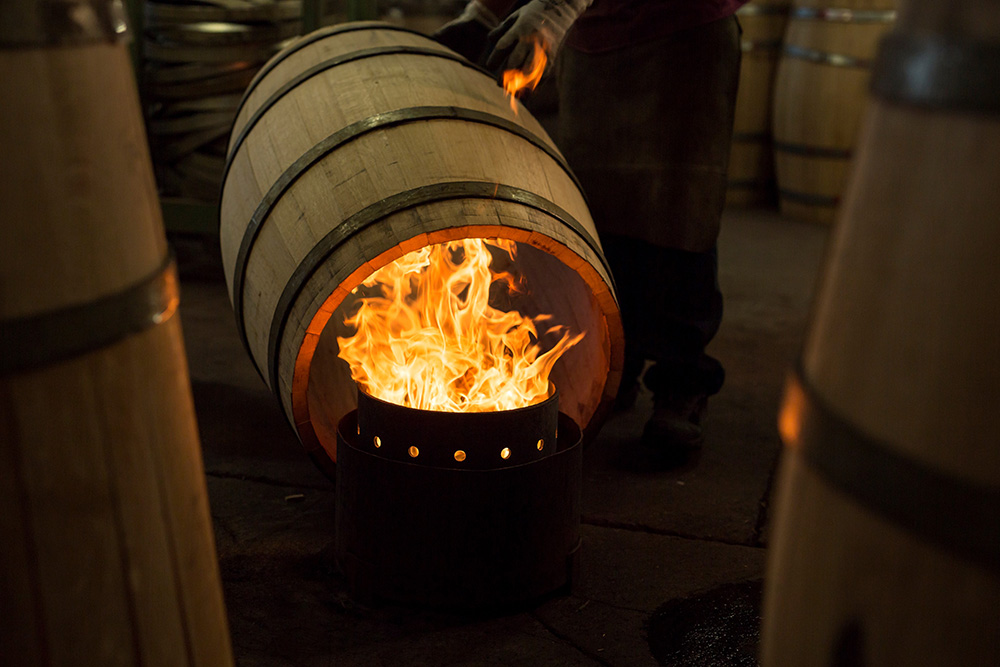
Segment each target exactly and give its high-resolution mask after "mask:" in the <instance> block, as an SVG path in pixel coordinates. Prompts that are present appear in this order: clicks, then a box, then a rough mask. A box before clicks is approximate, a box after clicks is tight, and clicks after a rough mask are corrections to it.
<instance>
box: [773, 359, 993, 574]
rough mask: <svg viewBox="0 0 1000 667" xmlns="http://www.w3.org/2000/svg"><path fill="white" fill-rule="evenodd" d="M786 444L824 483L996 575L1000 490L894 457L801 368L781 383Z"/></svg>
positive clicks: (883, 443)
mask: <svg viewBox="0 0 1000 667" xmlns="http://www.w3.org/2000/svg"><path fill="white" fill-rule="evenodd" d="M782 417H783V419H782V421H783V422H785V421H792V422H795V424H796V427H795V428H794V429H783V435H784V437H785V438H786V442H785V444H786V446H788V447H789V448H790V449H791V450H793V451H799V452H801V455H802V457H803V460H804V462H805V463H806V464H807V465H808V466H809V467H810V468H811V469H812V470H814V471H815V472H816V473H817V474H819V475H820V476H821V477H823V479H824V480H826V481H827V482H828V483H829V484H831V485H832V486H834V487H836V488H837V489H839V490H840V491H841V492H843V493H845V494H847V495H848V496H850V497H852V498H853V499H855V500H856V501H858V502H859V503H861V504H862V505H864V506H865V507H867V508H868V509H870V510H871V511H873V512H875V513H877V514H879V515H880V516H882V517H884V518H886V519H888V520H890V521H891V522H893V523H895V524H896V525H898V526H900V527H902V528H904V529H905V530H908V531H910V532H912V533H914V534H916V535H918V536H919V537H921V538H923V539H924V540H926V541H927V542H929V543H931V544H933V545H935V546H937V547H939V548H941V549H944V550H946V551H948V552H951V553H952V554H955V555H957V556H959V557H961V558H964V559H966V560H968V561H971V562H974V563H977V564H978V565H980V566H983V567H986V568H988V569H991V570H994V571H1000V521H998V520H997V518H998V517H1000V487H997V486H992V485H984V484H979V483H976V482H975V481H973V480H969V479H962V478H959V477H957V476H955V475H952V474H949V473H947V472H945V471H942V470H938V469H935V468H932V467H930V466H928V465H926V464H923V463H921V462H919V461H917V460H914V459H912V458H910V457H907V456H903V455H901V454H899V453H897V451H896V449H895V448H894V447H892V446H890V445H888V444H886V443H885V442H884V441H882V440H879V439H877V438H875V437H873V436H871V435H869V434H866V433H863V432H862V431H861V430H859V429H858V427H857V426H855V425H853V424H851V423H850V422H848V421H847V420H846V419H844V418H843V417H842V416H840V415H839V414H837V413H836V412H834V411H833V409H832V408H830V406H828V405H827V404H826V403H825V401H824V400H823V399H822V398H821V397H820V396H819V394H818V392H817V391H816V390H815V388H813V387H812V386H811V385H810V383H809V382H808V380H807V379H806V376H805V374H804V372H803V371H802V369H801V367H800V368H799V369H798V370H797V371H796V372H795V373H793V374H792V376H791V377H790V378H789V381H788V384H787V386H786V390H785V399H784V405H783V408H782Z"/></svg>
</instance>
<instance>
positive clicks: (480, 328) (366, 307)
mask: <svg viewBox="0 0 1000 667" xmlns="http://www.w3.org/2000/svg"><path fill="white" fill-rule="evenodd" d="M490 248H493V249H497V250H500V251H502V252H503V253H505V255H506V258H509V259H510V260H514V258H515V254H516V252H515V249H516V244H515V243H514V242H512V241H507V240H504V239H490V240H488V241H487V240H484V239H461V240H458V241H452V242H450V243H441V244H435V245H433V246H426V247H424V248H421V249H420V250H415V251H413V252H411V253H409V254H407V255H406V256H404V257H401V258H400V259H397V260H396V261H395V262H392V263H391V264H387V265H386V266H384V267H382V268H381V269H379V270H378V271H376V272H375V273H373V274H372V275H371V276H370V277H369V278H368V279H367V280H365V282H364V283H363V285H362V286H359V287H358V288H355V290H354V293H355V294H358V293H359V292H364V291H369V292H374V294H372V295H371V296H365V297H363V298H362V299H361V301H360V304H359V307H358V310H357V312H356V313H354V314H353V315H351V316H350V317H349V318H348V319H347V321H346V324H347V325H348V326H351V327H353V328H355V330H356V333H355V334H354V335H353V336H351V337H344V338H338V339H337V343H338V345H339V348H340V357H341V358H342V359H344V360H345V361H347V362H348V363H349V364H350V366H351V376H352V377H353V378H354V380H355V381H356V382H358V383H359V385H360V387H361V388H362V389H363V390H364V391H365V392H366V393H368V394H370V395H371V396H374V397H376V398H380V399H382V400H384V401H388V402H390V403H396V404H398V405H404V406H409V407H414V408H419V409H422V410H436V411H443V412H486V411H489V410H512V409H516V408H522V407H526V406H528V405H532V404H533V403H537V402H539V401H542V400H544V399H546V398H547V397H548V396H549V395H550V393H551V392H550V389H549V375H550V373H551V371H552V367H553V366H554V365H555V363H556V361H558V359H559V357H561V356H562V354H563V353H564V352H565V351H566V350H568V349H569V348H571V347H572V346H574V345H576V344H577V343H578V342H579V341H580V339H581V338H583V336H584V335H585V334H584V333H578V334H576V335H571V334H570V332H569V331H567V330H566V328H565V327H562V326H558V325H556V326H552V327H550V328H549V329H548V330H546V331H544V332H543V334H544V335H545V336H546V337H552V338H555V339H556V340H555V342H554V344H553V345H551V346H550V347H549V349H547V350H545V351H542V346H541V343H540V340H539V339H540V334H539V331H538V329H537V327H536V323H538V322H543V321H545V320H548V319H550V317H549V316H547V315H539V316H537V317H535V318H529V317H525V316H524V315H522V314H521V313H519V312H517V311H516V310H509V311H504V310H501V309H499V308H495V307H493V305H491V304H490V301H491V299H490V294H491V287H496V288H498V289H495V290H492V291H493V292H494V293H497V292H499V294H498V297H499V298H500V299H503V298H504V297H509V296H510V291H514V292H516V291H518V290H520V289H524V287H523V286H519V285H518V284H517V283H516V281H515V278H514V275H513V274H512V273H510V272H509V271H503V272H497V271H495V270H494V269H493V268H492V265H493V258H494V255H493V254H492V253H491V252H490ZM501 259H503V258H501ZM365 288H367V290H366V289H365ZM494 300H496V299H494ZM508 300H509V299H508Z"/></svg>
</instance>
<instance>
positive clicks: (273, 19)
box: [140, 0, 302, 202]
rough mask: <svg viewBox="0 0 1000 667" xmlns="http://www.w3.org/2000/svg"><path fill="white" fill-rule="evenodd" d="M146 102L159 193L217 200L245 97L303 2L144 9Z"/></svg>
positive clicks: (233, 0) (295, 30)
mask: <svg viewBox="0 0 1000 667" xmlns="http://www.w3.org/2000/svg"><path fill="white" fill-rule="evenodd" d="M144 9H145V13H144V19H143V23H144V40H143V44H142V53H143V68H142V72H141V74H140V78H141V81H142V92H143V101H144V103H145V106H146V122H147V129H148V133H149V142H150V148H151V150H152V153H153V164H154V167H155V171H156V177H157V182H158V184H159V187H160V191H161V194H162V195H164V196H168V197H178V198H181V199H189V200H195V201H202V202H215V201H216V200H217V199H218V196H219V187H220V184H221V179H222V170H223V167H224V165H225V155H226V142H227V140H228V137H229V130H230V128H231V126H232V123H233V117H234V116H235V113H236V108H237V106H238V104H239V101H240V98H241V96H242V94H243V91H244V90H245V89H246V87H247V85H249V83H250V81H251V79H253V76H254V74H255V73H256V72H257V70H258V69H260V67H261V65H263V64H264V62H266V61H267V59H268V58H270V57H271V56H272V55H273V54H275V53H277V52H278V51H279V50H280V49H281V48H283V47H284V46H285V45H286V44H287V43H288V42H289V41H290V40H291V39H293V38H294V37H295V36H297V35H298V34H299V33H300V32H301V29H302V0H194V1H191V0H174V1H173V2H145V3H144Z"/></svg>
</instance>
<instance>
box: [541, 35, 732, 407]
mask: <svg viewBox="0 0 1000 667" xmlns="http://www.w3.org/2000/svg"><path fill="white" fill-rule="evenodd" d="M739 67H740V47H739V26H738V24H737V22H736V19H735V17H730V18H727V19H723V20H720V21H715V22H713V23H709V24H707V25H704V26H699V27H697V28H692V29H689V30H684V31H681V32H678V33H675V34H673V35H670V36H669V37H666V38H662V39H658V40H654V41H651V42H644V43H641V44H637V45H634V46H629V47H626V48H623V49H618V50H615V51H612V52H608V53H598V54H589V53H581V52H578V51H574V50H572V49H569V48H567V49H565V50H564V52H563V53H562V56H561V60H560V63H559V80H558V82H559V114H560V115H559V139H558V143H559V146H560V149H561V150H562V151H563V153H564V154H565V155H566V158H567V160H568V161H569V163H570V165H571V166H572V167H573V170H574V171H575V172H576V174H577V176H578V177H579V178H580V181H581V183H582V184H583V188H584V191H585V192H586V194H587V197H588V201H589V203H590V209H591V213H592V214H593V216H594V222H595V224H596V226H597V230H598V232H599V233H600V236H601V243H602V245H603V246H604V251H605V256H606V257H607V258H608V262H609V263H610V265H611V270H612V272H613V274H614V277H615V282H616V292H617V295H618V300H619V306H620V308H621V311H622V318H623V321H624V328H625V342H626V368H625V378H624V379H623V382H629V381H630V380H631V379H634V378H635V377H636V375H637V374H638V372H639V370H641V368H642V367H643V365H644V362H645V361H646V360H652V361H653V362H654V365H653V367H652V368H651V369H650V370H649V371H648V372H647V374H646V376H645V378H644V382H645V384H646V386H647V387H649V388H650V389H651V390H653V391H654V392H655V393H657V394H661V393H664V394H682V395H683V394H695V393H705V394H714V393H716V392H718V391H719V389H720V388H721V386H722V382H723V379H724V372H723V369H722V365H721V364H720V363H719V362H718V361H717V360H715V359H713V358H711V357H710V356H708V355H706V354H705V346H706V345H707V344H708V343H709V341H710V340H711V339H712V337H713V336H714V335H715V333H716V332H717V331H718V328H719V324H720V322H721V319H722V294H721V292H720V291H719V285H718V279H717V273H718V271H717V254H716V248H715V244H716V239H717V238H718V232H719V221H720V218H721V215H722V208H723V205H724V204H725V192H726V169H727V167H728V162H729V145H730V141H731V138H732V126H733V109H734V106H735V102H736V89H737V85H738V81H739ZM630 375H631V377H630Z"/></svg>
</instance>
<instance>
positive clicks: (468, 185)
mask: <svg viewBox="0 0 1000 667" xmlns="http://www.w3.org/2000/svg"><path fill="white" fill-rule="evenodd" d="M454 199H493V200H499V201H507V202H511V203H515V204H521V205H523V206H527V207H529V208H533V209H535V210H537V211H541V212H542V213H545V214H547V215H550V216H552V217H553V218H555V219H557V220H558V221H559V222H561V223H562V224H563V225H565V226H566V227H567V228H569V229H572V230H573V231H574V232H575V233H576V234H577V236H579V237H580V238H581V240H582V241H583V242H584V243H586V244H587V246H589V247H590V248H591V249H592V250H593V251H594V253H595V255H596V256H597V257H599V258H600V259H601V262H602V266H603V267H604V270H605V273H606V275H607V276H608V278H609V280H610V276H611V270H610V268H609V267H608V264H607V260H606V259H605V258H604V254H603V253H602V252H601V248H600V245H598V244H597V241H596V240H595V239H594V238H593V237H592V236H590V234H589V233H588V232H587V230H586V229H585V228H584V227H583V226H582V225H581V224H580V223H579V222H578V221H577V220H576V219H575V218H573V216H571V215H570V214H569V213H568V212H567V211H565V210H564V209H563V208H562V207H560V206H559V205H558V204H556V203H554V202H552V201H549V200H548V199H545V198H544V197H541V196H539V195H537V194H535V193H533V192H529V191H527V190H523V189H521V188H515V187H512V186H509V185H502V184H499V183H489V182H486V181H450V182H445V183H435V184H432V185H425V186H422V187H417V188H413V189H412V190H407V191H405V192H400V193H398V194H396V195H392V196H390V197H386V198H385V199H383V200H381V201H378V202H376V203H374V204H371V205H369V206H367V207H366V208H363V209H361V210H360V211H358V212H357V213H355V214H354V215H352V216H350V217H349V218H347V220H345V221H344V222H343V223H341V224H339V225H337V227H335V228H334V229H333V230H331V231H330V232H329V233H327V235H326V236H324V237H323V238H322V239H320V240H319V241H318V242H317V243H316V245H315V246H313V248H312V250H310V251H309V253H308V254H307V255H306V256H305V258H304V259H303V260H302V261H301V262H299V265H298V266H297V267H296V269H295V271H294V272H293V273H292V275H291V277H290V278H289V279H288V282H287V283H286V284H285V288H284V290H283V291H282V293H281V296H280V298H279V299H278V303H277V306H276V307H275V309H274V315H273V317H272V319H271V328H270V335H269V337H268V346H267V358H268V362H269V366H270V367H269V369H268V371H269V374H268V379H269V382H268V384H269V386H271V387H277V386H278V385H277V381H278V347H279V345H280V343H281V339H282V337H283V336H284V331H285V324H286V322H287V321H288V317H289V315H290V314H291V310H292V305H293V304H294V303H295V301H296V300H297V299H298V297H299V294H300V293H301V292H302V289H303V288H304V287H305V285H306V283H307V282H308V281H309V279H310V278H311V277H312V275H313V274H314V273H315V272H316V270H317V269H318V268H319V267H320V266H321V265H322V264H323V262H325V261H326V259H327V258H328V257H329V256H330V255H331V254H333V252H334V250H336V248H337V247H339V246H340V245H341V244H342V243H344V242H345V241H346V240H348V239H349V238H351V237H352V236H354V235H355V234H357V233H359V232H360V231H361V230H363V229H365V228H366V227H368V226H370V225H372V224H375V223H377V222H379V221H380V220H383V219H384V218H386V217H387V216H390V215H393V214H395V213H399V212H401V211H404V210H407V209H410V208H414V207H416V206H421V205H424V204H431V203H435V202H441V201H448V200H454ZM611 287H612V289H613V285H612V286H611Z"/></svg>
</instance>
